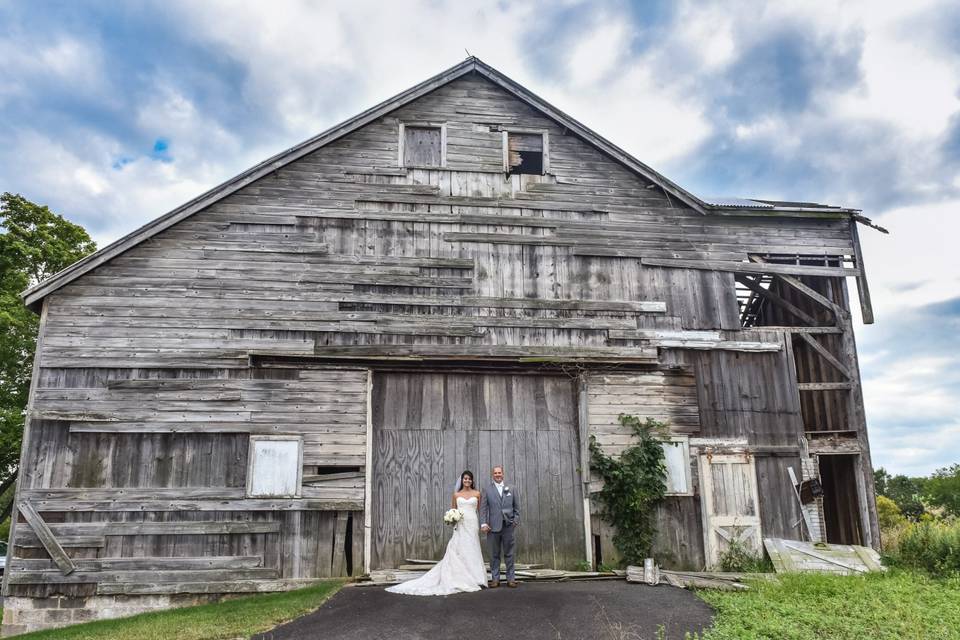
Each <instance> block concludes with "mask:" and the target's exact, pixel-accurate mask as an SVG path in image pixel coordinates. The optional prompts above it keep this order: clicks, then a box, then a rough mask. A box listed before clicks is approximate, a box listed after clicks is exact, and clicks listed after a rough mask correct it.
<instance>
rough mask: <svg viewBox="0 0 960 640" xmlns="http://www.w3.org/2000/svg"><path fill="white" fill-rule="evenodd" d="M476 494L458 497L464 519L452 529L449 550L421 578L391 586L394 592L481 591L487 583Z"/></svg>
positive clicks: (414, 594)
mask: <svg viewBox="0 0 960 640" xmlns="http://www.w3.org/2000/svg"><path fill="white" fill-rule="evenodd" d="M478 502H479V500H478V499H477V498H461V497H458V498H457V508H458V509H460V510H461V511H463V520H461V521H460V523H459V524H457V526H456V527H455V528H454V530H453V536H452V537H451V538H450V542H448V543H447V551H446V553H444V554H443V558H442V559H441V560H440V562H438V563H437V564H435V565H433V567H432V568H431V569H430V571H427V572H426V573H425V574H423V575H422V576H420V577H419V578H415V579H413V580H408V581H406V582H402V583H400V584H398V585H395V586H392V587H388V588H387V591H390V592H391V593H404V594H407V595H412V596H447V595H450V594H451V593H459V592H462V591H479V590H480V587H482V586H484V585H486V584H487V568H486V567H485V566H484V564H483V552H482V551H481V550H480V535H479V531H480V521H479V518H478V516H477V503H478Z"/></svg>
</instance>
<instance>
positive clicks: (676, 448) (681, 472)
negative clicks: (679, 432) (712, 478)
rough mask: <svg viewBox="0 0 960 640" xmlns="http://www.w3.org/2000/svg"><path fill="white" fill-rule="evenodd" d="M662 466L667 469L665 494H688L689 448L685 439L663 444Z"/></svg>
mask: <svg viewBox="0 0 960 640" xmlns="http://www.w3.org/2000/svg"><path fill="white" fill-rule="evenodd" d="M661 446H662V447H663V455H664V461H663V462H664V465H665V466H666V467H667V493H668V494H681V495H687V494H689V493H690V448H689V446H688V444H687V441H686V440H685V439H680V438H677V439H674V440H672V441H670V442H664V443H663V444H662V445H661Z"/></svg>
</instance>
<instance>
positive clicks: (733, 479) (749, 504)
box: [700, 453, 763, 567]
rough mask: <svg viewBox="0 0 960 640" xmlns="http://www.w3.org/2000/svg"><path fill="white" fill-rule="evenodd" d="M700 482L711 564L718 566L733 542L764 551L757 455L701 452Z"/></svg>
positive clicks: (706, 550)
mask: <svg viewBox="0 0 960 640" xmlns="http://www.w3.org/2000/svg"><path fill="white" fill-rule="evenodd" d="M700 483H701V484H700V500H701V502H702V509H703V531H704V534H703V535H704V550H705V552H706V560H707V566H708V567H715V566H716V565H717V564H718V563H719V561H720V557H721V555H722V554H723V552H724V551H726V550H727V549H729V547H730V544H731V543H733V542H738V543H739V544H742V545H744V546H746V547H747V549H749V550H750V551H752V552H753V553H760V551H761V549H762V547H761V545H762V544H763V542H762V540H763V538H762V535H761V527H760V499H759V497H758V495H757V472H756V468H755V466H754V459H753V456H751V455H750V454H747V453H738V454H722V455H711V454H703V455H701V456H700Z"/></svg>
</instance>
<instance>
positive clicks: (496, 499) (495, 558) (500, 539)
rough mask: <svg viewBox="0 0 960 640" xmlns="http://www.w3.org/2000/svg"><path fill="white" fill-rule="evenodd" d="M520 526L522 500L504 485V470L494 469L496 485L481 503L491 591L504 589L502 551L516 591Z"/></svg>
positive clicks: (488, 489) (488, 488)
mask: <svg viewBox="0 0 960 640" xmlns="http://www.w3.org/2000/svg"><path fill="white" fill-rule="evenodd" d="M519 526H520V499H519V497H518V496H517V492H516V490H515V489H513V488H511V487H508V486H506V485H505V484H504V483H503V467H501V466H499V465H498V466H496V467H494V468H493V482H491V483H489V484H488V485H487V486H486V487H484V489H483V496H482V499H481V500H480V530H481V531H483V532H484V533H486V534H487V542H488V544H489V545H490V588H491V589H492V588H495V587H499V586H500V551H501V549H502V550H503V555H504V560H505V561H506V564H507V586H508V587H516V586H517V577H516V574H515V573H514V570H513V550H514V547H515V541H514V537H513V534H514V531H515V530H516V528H517V527H519Z"/></svg>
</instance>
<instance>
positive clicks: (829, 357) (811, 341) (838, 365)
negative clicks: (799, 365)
mask: <svg viewBox="0 0 960 640" xmlns="http://www.w3.org/2000/svg"><path fill="white" fill-rule="evenodd" d="M796 335H797V336H798V337H799V338H800V339H801V340H803V341H804V342H806V343H807V344H808V345H810V346H811V347H812V348H813V350H814V351H816V352H817V353H819V354H820V356H821V357H823V359H824V360H826V361H827V362H829V363H830V364H831V365H833V367H834V368H835V369H836V370H837V371H839V372H840V373H842V374H843V377H845V378H846V379H847V380H849V379H850V378H851V376H850V370H849V369H848V368H847V367H846V366H844V364H843V363H842V362H840V360H839V359H837V357H836V356H835V355H833V354H832V353H830V352H829V351H828V350H827V348H826V347H824V346H823V345H822V344H820V343H819V342H818V341H817V340H816V338H814V337H813V336H811V335H809V334H806V333H798V334H796Z"/></svg>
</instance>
